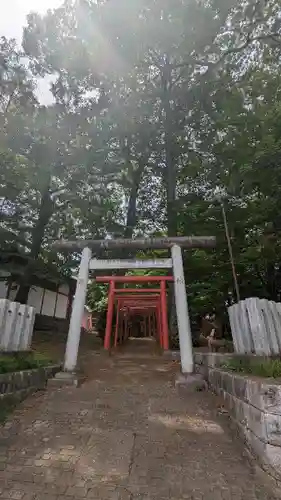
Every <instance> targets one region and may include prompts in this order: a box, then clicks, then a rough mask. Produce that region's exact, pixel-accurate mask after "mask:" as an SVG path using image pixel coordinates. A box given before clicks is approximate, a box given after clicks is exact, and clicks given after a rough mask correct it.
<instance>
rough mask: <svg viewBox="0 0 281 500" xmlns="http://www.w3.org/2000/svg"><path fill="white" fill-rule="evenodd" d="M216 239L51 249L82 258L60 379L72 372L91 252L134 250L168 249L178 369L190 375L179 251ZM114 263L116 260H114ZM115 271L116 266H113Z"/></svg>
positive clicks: (87, 243)
mask: <svg viewBox="0 0 281 500" xmlns="http://www.w3.org/2000/svg"><path fill="white" fill-rule="evenodd" d="M215 242H216V240H215V238H214V237H213V236H207V237H196V236H190V237H174V238H142V239H116V240H114V239H108V240H78V241H58V242H56V243H55V244H54V245H53V248H55V249H57V250H58V251H60V252H62V251H68V252H74V251H75V252H77V251H78V252H79V251H81V250H82V259H81V264H80V269H79V275H78V280H77V287H76V294H75V298H74V301H73V309H72V313H71V320H70V326H69V333H68V339H67V346H66V353H65V362H64V372H62V373H61V374H60V376H58V378H59V379H67V374H72V373H74V372H75V369H76V364H77V356H78V348H79V342H80V334H81V324H82V317H83V311H84V305H85V299H86V291H87V284H88V277H89V268H90V261H91V256H92V250H95V251H97V250H99V251H100V250H101V249H115V248H134V249H171V253H172V262H173V274H174V289H175V301H176V311H177V323H178V331H179V343H180V356H181V368H182V372H183V373H185V374H191V373H192V372H193V354H192V337H191V328H190V320H189V313H188V307H187V298H186V288H185V279H184V269H183V261H182V248H213V247H214V246H215ZM116 262H117V261H116ZM116 268H118V264H117V265H116Z"/></svg>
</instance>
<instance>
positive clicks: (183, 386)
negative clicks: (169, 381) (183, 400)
mask: <svg viewBox="0 0 281 500" xmlns="http://www.w3.org/2000/svg"><path fill="white" fill-rule="evenodd" d="M175 386H176V389H177V390H178V391H180V392H184V393H185V392H196V391H205V390H207V389H208V385H207V382H206V380H205V379H204V377H203V375H201V374H200V373H179V374H178V375H177V377H176V381H175Z"/></svg>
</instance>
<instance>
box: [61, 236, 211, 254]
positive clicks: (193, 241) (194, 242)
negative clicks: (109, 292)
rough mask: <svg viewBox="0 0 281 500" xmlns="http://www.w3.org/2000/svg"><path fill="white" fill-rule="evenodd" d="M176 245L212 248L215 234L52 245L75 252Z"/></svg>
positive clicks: (80, 241) (77, 241)
mask: <svg viewBox="0 0 281 500" xmlns="http://www.w3.org/2000/svg"><path fill="white" fill-rule="evenodd" d="M173 245H178V246H180V247H181V248H214V247H215V246H216V238H215V236H175V237H174V238H136V239H128V238H124V239H121V238H118V239H106V240H76V241H67V240H58V241H55V242H54V244H53V245H52V246H53V248H54V249H56V250H58V251H69V252H77V251H79V250H83V249H84V248H90V249H91V250H101V249H114V248H135V249H148V250H150V249H153V248H158V249H162V248H172V246H173Z"/></svg>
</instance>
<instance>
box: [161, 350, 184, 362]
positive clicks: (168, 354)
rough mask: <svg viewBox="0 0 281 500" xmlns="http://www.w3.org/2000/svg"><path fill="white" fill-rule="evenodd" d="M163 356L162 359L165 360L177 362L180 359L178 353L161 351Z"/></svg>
mask: <svg viewBox="0 0 281 500" xmlns="http://www.w3.org/2000/svg"><path fill="white" fill-rule="evenodd" d="M163 356H164V358H167V359H172V360H179V361H180V359H181V355H180V351H171V350H168V351H163Z"/></svg>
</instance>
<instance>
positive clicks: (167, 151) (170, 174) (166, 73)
mask: <svg viewBox="0 0 281 500" xmlns="http://www.w3.org/2000/svg"><path fill="white" fill-rule="evenodd" d="M162 84H163V97H162V106H163V111H164V155H165V163H166V169H165V184H166V203H167V232H168V237H172V236H177V213H176V208H175V202H176V182H177V175H176V169H175V159H174V154H173V123H172V109H171V88H172V74H171V66H170V62H169V58H168V57H167V58H166V62H165V66H164V68H163V75H162ZM169 274H172V271H169ZM168 311H169V333H170V335H169V337H170V348H172V349H176V348H178V345H179V335H178V326H177V319H176V305H175V297H174V287H173V283H168Z"/></svg>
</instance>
